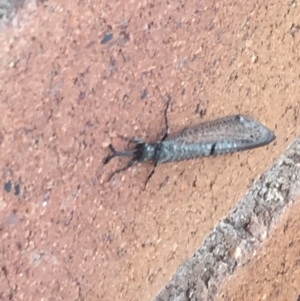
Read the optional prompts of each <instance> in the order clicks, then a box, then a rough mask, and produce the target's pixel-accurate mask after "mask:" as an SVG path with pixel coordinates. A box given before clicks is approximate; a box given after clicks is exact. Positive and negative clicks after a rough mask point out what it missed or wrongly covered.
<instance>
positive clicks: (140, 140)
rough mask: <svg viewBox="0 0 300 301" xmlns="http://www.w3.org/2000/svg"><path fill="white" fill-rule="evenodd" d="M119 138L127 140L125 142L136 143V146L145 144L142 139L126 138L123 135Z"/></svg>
mask: <svg viewBox="0 0 300 301" xmlns="http://www.w3.org/2000/svg"><path fill="white" fill-rule="evenodd" d="M118 137H119V138H121V139H123V140H125V141H128V142H132V143H135V144H142V143H144V141H143V140H142V139H140V138H128V137H125V136H122V135H118Z"/></svg>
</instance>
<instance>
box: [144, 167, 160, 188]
mask: <svg viewBox="0 0 300 301" xmlns="http://www.w3.org/2000/svg"><path fill="white" fill-rule="evenodd" d="M156 166H157V163H154V167H153V169H152V170H151V172H150V174H149V175H148V177H147V180H146V182H145V187H144V190H145V189H146V188H147V185H148V182H149V180H150V179H151V178H152V176H153V174H154V172H155V168H156Z"/></svg>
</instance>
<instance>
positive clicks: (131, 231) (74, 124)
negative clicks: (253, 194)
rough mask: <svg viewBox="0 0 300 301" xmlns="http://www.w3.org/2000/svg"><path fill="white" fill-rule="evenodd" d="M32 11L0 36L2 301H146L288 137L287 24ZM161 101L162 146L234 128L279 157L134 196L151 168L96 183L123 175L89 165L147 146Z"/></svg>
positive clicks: (167, 171) (277, 12)
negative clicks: (233, 124) (258, 127)
mask: <svg viewBox="0 0 300 301" xmlns="http://www.w3.org/2000/svg"><path fill="white" fill-rule="evenodd" d="M38 3H39V4H38V6H36V7H35V6H34V5H33V4H34V2H33V1H29V7H28V6H25V8H24V9H23V10H22V11H21V12H19V15H21V16H20V17H19V18H15V19H14V21H13V23H12V25H11V26H10V27H9V28H6V29H2V33H1V36H0V43H1V44H0V45H1V49H2V52H1V58H0V67H1V68H0V84H1V87H2V89H1V90H0V110H1V112H2V118H1V123H0V125H1V127H0V131H1V134H0V137H1V139H0V141H1V158H0V170H1V171H2V185H3V187H4V186H5V183H6V184H7V183H9V181H11V183H12V188H11V191H10V192H6V191H5V190H4V189H3V190H1V191H2V193H1V196H0V209H1V212H0V218H1V219H0V220H1V222H2V226H1V232H0V234H1V247H2V252H1V262H3V264H2V274H3V275H4V276H5V278H6V282H5V283H3V282H2V284H1V287H0V289H1V291H2V292H3V293H2V296H3V298H4V299H5V298H6V299H7V298H9V296H13V298H15V299H18V300H22V299H24V300H40V299H41V298H44V299H47V300H52V299H53V300H74V299H75V300H76V298H77V300H104V301H105V300H150V299H151V298H153V297H154V296H155V295H156V294H157V293H158V291H159V290H160V289H161V288H162V287H163V285H164V284H165V283H166V282H167V281H168V280H169V279H170V278H171V276H172V275H173V273H174V272H175V271H176V268H177V267H178V265H179V264H180V263H181V262H183V261H184V260H185V259H186V258H187V257H188V256H190V255H191V254H192V253H193V252H194V251H195V250H196V249H197V248H198V246H199V245H200V244H201V243H202V241H203V239H204V238H205V236H206V235H207V234H208V232H209V230H210V229H211V228H212V227H213V226H214V225H215V224H216V223H217V222H218V221H219V220H220V218H222V217H224V216H226V215H227V213H228V211H229V210H230V208H232V207H233V206H234V205H235V204H236V203H237V202H238V201H239V199H240V198H241V197H242V196H243V195H244V193H245V192H246V190H247V188H248V187H249V186H250V185H251V183H252V180H253V179H256V178H257V177H259V175H260V174H261V173H262V172H263V171H265V170H266V169H267V168H268V166H270V164H271V163H272V162H273V161H274V159H275V158H276V157H277V156H278V155H279V154H280V153H281V152H282V151H283V150H284V149H285V148H286V146H287V145H288V144H289V143H290V142H291V141H292V140H293V139H294V138H295V136H296V134H299V130H298V129H299V121H298V119H297V116H298V115H299V105H298V103H299V95H300V93H299V92H300V87H299V84H298V82H299V72H298V71H299V70H298V51H297V43H298V41H299V35H298V32H297V30H296V29H297V26H296V27H295V26H294V27H295V29H294V30H293V26H292V24H293V22H296V21H295V20H296V17H297V16H298V15H299V8H298V7H297V6H293V5H290V2H287V1H284V2H282V1H277V2H274V3H272V5H271V4H270V5H269V6H268V7H266V5H265V3H263V2H257V3H254V2H253V3H249V2H247V3H246V4H245V3H244V2H240V3H236V2H234V1H231V2H230V1H229V2H228V1H226V2H225V1H224V2H216V1H213V2H211V1H210V2H197V3H196V2H194V1H186V2H185V3H181V2H167V1H166V2H155V1H154V2H151V3H150V2H126V3H125V2H122V1H113V2H111V1H101V2H87V1H73V2H68V5H65V6H64V5H63V4H62V3H63V2H62V1H40V2H38ZM282 12H285V13H284V14H283V13H282ZM295 24H296V23H295ZM291 28H292V31H290V29H291ZM110 33H112V34H113V39H112V40H111V41H109V42H107V43H105V44H101V41H102V40H103V38H104V37H105V35H106V34H110ZM145 89H147V93H148V95H147V97H146V98H145V99H141V96H142V94H143V91H144V90H145ZM166 94H169V95H170V96H171V97H172V107H171V112H170V114H169V120H170V126H171V130H172V131H175V130H177V129H179V128H180V127H182V126H184V125H186V124H193V123H197V122H199V120H208V119H214V118H216V117H221V116H224V115H227V114H232V113H245V114H250V115H252V116H253V117H255V118H257V119H259V120H260V121H261V122H263V123H265V124H266V125H267V126H268V127H270V128H271V129H273V130H275V132H276V135H277V141H276V143H275V144H272V145H270V146H269V147H265V148H262V149H259V150H253V151H250V152H245V153H241V154H235V155H233V156H226V157H219V158H211V159H205V160H196V161H190V162H181V163H178V164H173V165H164V166H161V167H159V168H157V170H156V173H155V174H154V176H153V178H152V180H151V182H150V183H149V187H148V189H147V190H146V191H142V187H143V185H144V181H145V179H146V178H147V174H148V173H149V171H150V170H151V167H150V166H149V165H143V166H136V167H134V168H131V169H130V170H128V171H126V172H124V173H123V174H120V175H117V176H116V177H114V179H113V180H112V181H111V182H110V183H107V182H106V179H107V176H108V175H109V173H110V172H111V171H113V170H114V169H115V168H118V167H120V166H122V164H124V162H125V161H123V160H122V161H121V160H120V161H118V160H115V161H112V162H111V163H110V164H109V165H107V166H103V165H102V163H101V162H102V160H103V158H104V157H105V156H106V155H107V154H108V149H107V146H108V144H109V143H111V142H112V143H113V144H114V145H115V146H116V147H117V148H120V149H121V148H123V147H124V146H126V144H125V143H124V142H123V141H121V140H120V139H118V138H117V134H122V135H127V136H139V137H142V138H144V139H157V138H159V137H160V136H161V133H162V131H163V129H164V122H163V111H164V108H165V102H164V96H165V95H166ZM200 115H204V116H203V117H200ZM17 184H20V193H19V194H18V195H14V192H15V191H14V189H15V187H14V186H15V185H17ZM6 188H7V187H6ZM51 298H52V299H51Z"/></svg>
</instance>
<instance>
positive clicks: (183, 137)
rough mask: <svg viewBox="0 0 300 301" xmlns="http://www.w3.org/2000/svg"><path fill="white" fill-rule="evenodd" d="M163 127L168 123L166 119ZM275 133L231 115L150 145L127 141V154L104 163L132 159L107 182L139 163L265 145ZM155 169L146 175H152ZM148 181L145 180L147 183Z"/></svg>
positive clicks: (109, 157) (247, 117) (214, 153)
mask: <svg viewBox="0 0 300 301" xmlns="http://www.w3.org/2000/svg"><path fill="white" fill-rule="evenodd" d="M166 126H167V129H168V123H167V118H166ZM275 138H276V137H275V135H274V133H273V132H272V131H271V130H269V129H268V128H267V127H265V126H264V125H262V124H261V123H260V122H258V121H256V120H255V119H253V118H251V117H249V116H245V115H232V116H227V117H223V118H220V119H216V120H213V121H208V122H204V123H200V124H198V125H196V126H193V127H190V128H185V129H183V130H181V131H178V132H176V133H174V134H171V135H168V130H167V133H166V134H165V136H164V137H163V139H162V140H160V141H156V142H153V143H148V142H144V141H143V140H140V139H128V138H125V139H126V140H128V141H130V142H133V143H135V147H134V148H133V149H132V150H128V151H116V150H115V149H114V147H113V146H112V145H110V146H109V147H110V149H111V152H112V154H111V155H109V156H108V157H107V158H106V159H105V160H104V164H107V163H108V162H109V161H110V160H111V159H112V158H114V157H121V156H130V157H132V158H131V160H130V162H129V163H128V165H127V166H126V167H124V168H122V169H119V170H116V171H114V172H113V173H112V174H111V176H110V179H111V178H112V177H113V176H114V175H115V174H116V173H119V172H121V171H124V170H126V169H128V168H129V167H131V166H133V165H134V164H136V163H138V162H145V161H152V162H153V163H154V166H157V165H158V164H162V163H167V162H176V161H177V162H178V161H183V160H190V159H195V158H200V157H207V156H216V155H222V154H227V153H234V152H238V151H244V150H249V149H253V148H258V147H261V146H265V145H267V144H269V143H270V142H272V141H273V140H274V139H275ZM153 172H154V170H153V171H152V172H151V174H150V175H149V176H148V180H149V179H150V177H151V176H152V174H153ZM148 180H147V181H148Z"/></svg>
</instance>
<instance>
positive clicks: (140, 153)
mask: <svg viewBox="0 0 300 301" xmlns="http://www.w3.org/2000/svg"><path fill="white" fill-rule="evenodd" d="M156 145H157V143H154V144H152V143H147V142H143V143H140V144H138V145H137V146H136V152H135V159H136V160H137V161H139V162H144V161H148V160H155V153H156Z"/></svg>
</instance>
